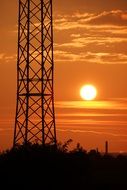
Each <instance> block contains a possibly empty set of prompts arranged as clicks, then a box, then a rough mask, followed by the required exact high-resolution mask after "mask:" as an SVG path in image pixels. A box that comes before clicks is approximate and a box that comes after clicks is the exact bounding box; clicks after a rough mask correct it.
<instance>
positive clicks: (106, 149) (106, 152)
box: [105, 141, 108, 154]
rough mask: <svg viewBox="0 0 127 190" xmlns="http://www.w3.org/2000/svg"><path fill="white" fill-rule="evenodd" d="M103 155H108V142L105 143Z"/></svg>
mask: <svg viewBox="0 0 127 190" xmlns="http://www.w3.org/2000/svg"><path fill="white" fill-rule="evenodd" d="M105 154H108V141H106V142H105Z"/></svg>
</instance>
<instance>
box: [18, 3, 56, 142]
mask: <svg viewBox="0 0 127 190" xmlns="http://www.w3.org/2000/svg"><path fill="white" fill-rule="evenodd" d="M17 58H18V59H17V107H16V120H15V130H14V146H16V145H17V144H27V143H29V142H30V143H35V142H37V143H41V144H43V145H45V144H56V129H55V114H54V95H53V94H54V91H53V72H54V61H53V25H52V0H19V20H18V56H17Z"/></svg>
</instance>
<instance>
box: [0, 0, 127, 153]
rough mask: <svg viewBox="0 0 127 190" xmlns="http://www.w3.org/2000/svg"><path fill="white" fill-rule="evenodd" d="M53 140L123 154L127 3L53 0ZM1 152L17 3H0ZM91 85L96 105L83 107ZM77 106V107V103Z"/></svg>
mask: <svg viewBox="0 0 127 190" xmlns="http://www.w3.org/2000/svg"><path fill="white" fill-rule="evenodd" d="M53 3H54V4H53V5H54V7H53V8H54V55H55V101H56V124H57V126H56V127H57V134H58V140H68V138H72V139H73V140H74V142H75V143H77V142H80V143H81V145H83V146H84V148H86V149H91V148H96V147H98V148H99V150H101V151H103V150H104V143H105V141H106V140H109V145H110V151H127V88H126V82H127V80H126V76H127V48H126V47H127V11H126V7H127V1H126V0H117V1H114V0H103V1H102V0H94V1H93V0H69V1H62V0H53ZM0 5H1V6H0V26H1V30H0V89H1V94H0V97H1V98H0V147H1V149H3V148H7V147H10V146H11V145H12V137H13V127H14V118H15V106H16V105H15V103H16V96H15V94H16V53H17V15H18V1H17V0H13V1H8V0H4V1H1V3H0ZM85 83H92V84H94V85H95V86H96V87H97V89H98V97H97V101H96V102H93V103H92V104H89V103H87V102H83V101H82V100H81V98H80V95H79V90H80V87H81V86H82V85H83V84H85ZM81 101H82V102H81Z"/></svg>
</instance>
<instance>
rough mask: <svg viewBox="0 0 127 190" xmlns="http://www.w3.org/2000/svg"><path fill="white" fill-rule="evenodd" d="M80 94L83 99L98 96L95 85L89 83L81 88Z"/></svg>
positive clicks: (92, 98) (91, 98)
mask: <svg viewBox="0 0 127 190" xmlns="http://www.w3.org/2000/svg"><path fill="white" fill-rule="evenodd" d="M80 96H81V98H82V99H83V100H94V99H95V98H96V96H97V90H96V88H95V87H94V86H93V85H91V84H87V85H85V86H83V87H82V88H81V89H80Z"/></svg>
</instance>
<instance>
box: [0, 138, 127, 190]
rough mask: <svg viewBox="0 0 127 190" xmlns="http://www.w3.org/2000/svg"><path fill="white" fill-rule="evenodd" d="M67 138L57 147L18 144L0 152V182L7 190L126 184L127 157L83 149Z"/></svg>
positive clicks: (117, 186) (120, 186) (108, 187)
mask: <svg viewBox="0 0 127 190" xmlns="http://www.w3.org/2000/svg"><path fill="white" fill-rule="evenodd" d="M70 142H71V140H69V141H67V142H65V143H64V144H60V143H59V144H58V145H57V146H52V145H50V146H49V145H47V146H45V147H43V146H42V145H39V144H27V145H20V146H17V147H16V148H13V149H11V150H7V151H5V152H3V153H1V155H0V185H1V186H4V188H6V187H7V188H8V187H9V188H10V189H28V190H29V189H33V188H34V189H37V190H41V189H44V190H49V189H59V190H61V189H65V190H67V189H72V190H74V189H77V190H79V189H82V190H84V189H98V188H100V189H104V188H106V189H110V188H112V189H117V188H118V189H122V188H125V187H127V157H126V156H123V155H118V156H117V157H113V156H111V155H108V154H107V155H102V154H101V153H99V152H98V151H97V150H91V151H89V152H87V151H86V150H84V149H83V148H82V147H81V146H80V144H77V147H76V148H75V149H74V150H72V151H69V150H68V146H69V143H70Z"/></svg>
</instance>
